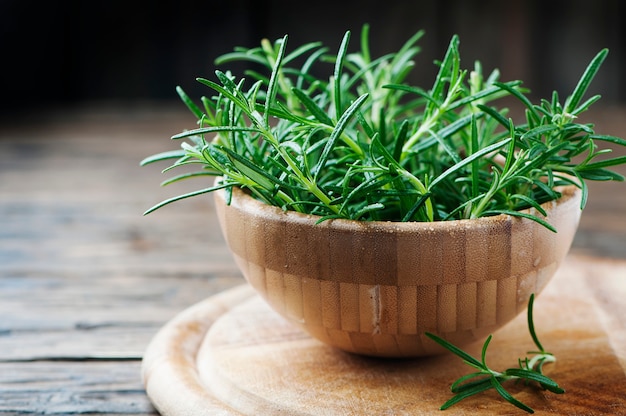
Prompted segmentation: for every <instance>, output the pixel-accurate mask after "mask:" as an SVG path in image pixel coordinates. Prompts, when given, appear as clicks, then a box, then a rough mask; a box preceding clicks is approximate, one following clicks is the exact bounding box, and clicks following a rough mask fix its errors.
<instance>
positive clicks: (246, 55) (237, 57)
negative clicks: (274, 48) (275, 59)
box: [215, 49, 271, 67]
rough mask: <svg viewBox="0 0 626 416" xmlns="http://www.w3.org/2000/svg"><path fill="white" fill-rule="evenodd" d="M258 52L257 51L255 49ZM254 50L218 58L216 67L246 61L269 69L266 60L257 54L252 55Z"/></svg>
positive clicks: (231, 53)
mask: <svg viewBox="0 0 626 416" xmlns="http://www.w3.org/2000/svg"><path fill="white" fill-rule="evenodd" d="M256 50H258V49H256ZM254 51H255V50H254V49H253V50H250V51H246V52H230V53H226V54H223V55H221V56H219V57H218V58H217V59H215V64H216V65H223V64H225V63H229V62H233V61H248V62H255V63H257V64H260V65H263V66H265V67H271V65H270V64H269V62H268V61H267V59H266V58H265V57H264V56H262V55H260V54H257V53H252V52H254Z"/></svg>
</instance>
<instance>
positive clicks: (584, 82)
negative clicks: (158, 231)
mask: <svg viewBox="0 0 626 416" xmlns="http://www.w3.org/2000/svg"><path fill="white" fill-rule="evenodd" d="M422 35H423V32H418V33H416V34H415V35H414V36H413V37H411V38H410V39H409V40H408V41H407V42H406V43H405V44H404V45H403V46H402V47H401V48H400V49H399V50H398V51H397V52H395V53H389V54H386V55H383V56H380V57H377V58H374V57H372V54H371V51H370V48H369V27H368V26H367V25H365V26H364V27H363V29H362V32H361V36H360V48H359V49H358V50H357V51H354V52H349V51H348V50H349V45H350V37H351V33H350V32H347V33H346V34H345V36H344V38H343V40H342V42H341V45H340V47H339V49H338V52H337V53H335V54H332V53H329V52H328V51H329V49H328V48H327V47H325V46H323V45H322V44H320V43H319V42H316V43H308V44H305V45H303V46H300V47H298V48H295V49H294V50H293V51H291V52H289V53H288V52H287V36H285V37H284V38H282V39H279V40H277V41H276V42H275V43H273V44H272V43H271V42H269V41H268V40H263V41H262V42H261V46H260V47H256V48H250V49H248V48H236V49H235V50H234V51H233V52H232V53H229V54H226V55H224V56H222V57H220V58H219V59H218V60H217V64H218V65H225V64H228V63H229V62H231V61H236V60H239V61H247V62H248V63H250V64H251V65H253V66H254V67H255V68H257V70H249V71H247V72H246V76H247V77H248V78H249V79H250V80H251V81H248V80H247V79H245V78H238V77H236V76H235V75H234V74H232V73H230V72H229V71H216V78H217V79H216V80H209V79H205V78H198V81H199V82H200V83H202V84H204V85H205V86H207V87H208V88H209V90H210V91H211V95H209V96H207V97H202V98H201V104H200V105H197V104H196V103H195V102H194V101H193V100H192V99H191V98H190V97H189V96H188V95H187V94H185V92H184V91H183V90H182V89H181V88H177V91H178V94H179V95H180V97H181V99H182V101H183V102H184V103H185V104H186V105H187V107H188V108H189V109H190V110H191V112H192V113H193V114H194V116H195V117H196V118H197V120H198V121H197V127H196V128H194V129H191V130H189V131H184V132H182V133H180V134H177V135H175V136H173V139H186V140H185V141H183V143H182V145H181V149H179V150H174V151H169V152H165V153H160V154H157V155H153V156H150V157H148V158H146V159H144V160H143V161H142V162H141V164H142V165H145V164H149V163H154V162H158V161H164V160H170V161H171V160H174V162H173V164H172V165H171V166H170V167H169V168H167V169H165V171H169V170H171V169H175V168H179V167H183V166H191V167H194V166H197V167H199V169H198V170H197V171H194V172H191V173H189V172H185V173H183V174H180V175H177V176H174V177H173V178H171V179H169V180H167V181H165V182H164V183H163V184H170V183H173V182H177V181H179V180H182V179H188V178H192V177H199V176H200V177H206V175H209V176H218V177H220V178H221V179H220V180H219V181H218V182H217V183H216V184H215V185H213V181H211V184H210V185H209V186H207V187H204V188H202V189H199V190H197V191H194V192H191V193H187V194H183V195H179V196H176V197H173V198H170V199H168V200H165V201H163V202H161V203H159V204H157V205H155V206H154V207H152V208H151V209H149V210H148V211H147V212H151V211H153V210H155V209H157V208H160V207H162V206H164V205H166V204H169V203H171V202H173V201H178V200H181V199H184V198H188V197H192V196H196V195H201V194H205V193H208V192H212V191H214V190H216V189H221V188H226V189H231V187H233V186H237V187H242V188H247V190H248V191H249V192H250V193H251V194H252V195H253V196H254V197H256V198H258V199H260V200H261V201H264V202H265V203H267V204H270V205H275V206H278V207H282V208H283V209H287V210H296V211H300V212H305V213H309V214H315V215H319V216H320V217H321V220H325V219H329V218H347V219H353V220H364V221H374V220H387V221H440V220H454V219H471V218H478V217H483V216H489V215H497V214H503V213H504V214H510V215H514V216H525V217H528V218H531V219H533V220H535V221H538V222H540V223H542V224H544V225H545V226H546V227H548V228H551V226H550V225H549V224H548V223H547V222H545V221H543V220H542V219H541V215H531V214H528V213H524V212H521V210H524V209H526V208H530V207H534V208H536V211H537V212H538V213H539V214H545V213H544V211H543V210H542V208H541V206H540V204H541V203H543V202H546V201H549V200H554V199H557V198H559V197H560V193H559V192H558V186H560V185H569V184H574V185H576V186H578V187H581V188H582V190H583V199H582V205H583V206H584V204H585V201H586V198H587V187H586V184H585V180H620V181H621V180H623V179H624V178H623V177H622V176H621V175H619V174H617V173H615V172H612V171H611V170H609V169H607V168H609V167H612V166H615V165H618V164H623V163H626V157H624V156H622V157H616V158H612V159H607V158H602V160H598V157H599V156H600V155H604V154H605V153H607V152H609V151H610V150H609V149H603V150H600V149H598V146H597V143H598V142H607V143H610V144H614V145H618V146H626V141H625V140H623V139H621V138H618V137H614V136H607V135H599V134H596V133H595V132H594V130H593V125H592V124H579V123H577V122H576V120H577V117H578V116H579V115H580V114H581V113H583V112H584V111H585V110H587V109H588V108H589V106H590V105H591V104H593V103H594V102H596V101H597V100H598V99H599V98H600V97H599V96H597V95H596V96H593V97H591V98H589V99H587V100H583V97H584V95H585V93H586V91H587V88H588V87H589V84H590V83H591V81H592V79H593V78H594V76H595V75H596V73H597V71H598V69H599V67H600V65H601V64H602V62H603V61H604V59H605V57H606V55H607V50H602V51H601V52H600V53H598V54H597V56H596V57H595V58H594V59H593V60H592V61H591V63H590V64H589V66H588V67H587V69H586V71H585V72H584V73H583V76H582V77H581V79H580V81H579V83H578V84H577V86H576V87H575V88H574V90H573V92H572V94H571V95H569V96H568V97H567V99H566V100H565V102H564V103H561V101H560V100H559V96H558V94H557V93H556V92H555V93H554V94H553V95H552V97H551V99H549V100H541V101H540V103H539V104H533V103H532V102H531V101H530V100H529V98H528V97H527V96H526V95H525V94H526V91H525V90H524V89H523V88H522V85H521V84H522V83H521V81H510V82H500V81H499V72H498V71H497V70H494V71H493V72H491V73H489V74H484V73H483V70H482V67H481V65H480V63H478V62H477V63H476V64H475V65H474V68H473V70H471V71H468V70H466V69H462V67H461V58H460V53H459V38H458V37H457V36H454V37H452V39H451V41H450V44H449V46H448V48H447V51H446V53H445V55H444V57H443V59H442V60H441V61H440V62H439V63H438V67H439V70H438V74H437V76H436V78H435V81H434V83H433V84H432V86H431V87H430V88H428V89H426V88H421V87H418V86H413V85H409V84H408V83H406V81H405V80H406V77H407V75H408V74H409V72H410V71H411V69H412V68H413V67H414V66H415V65H416V62H415V57H416V56H417V54H418V52H419V51H420V48H419V47H418V46H417V43H418V41H419V39H420V38H421V37H422ZM324 65H329V67H328V70H326V72H325V73H326V74H329V75H328V76H327V77H319V76H317V75H316V74H317V73H319V72H322V73H323V72H324V71H325V70H324ZM503 97H513V98H514V99H516V100H518V101H519V102H520V103H521V105H523V106H524V108H525V120H524V121H523V122H518V123H516V122H514V121H513V119H512V118H509V116H508V110H507V109H506V108H499V107H498V106H496V105H495V102H496V101H497V100H499V99H501V98H503ZM147 212H146V213H147ZM551 229H552V228H551Z"/></svg>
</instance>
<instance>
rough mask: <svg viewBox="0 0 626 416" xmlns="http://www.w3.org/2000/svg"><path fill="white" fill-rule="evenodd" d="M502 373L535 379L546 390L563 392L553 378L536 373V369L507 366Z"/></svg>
mask: <svg viewBox="0 0 626 416" xmlns="http://www.w3.org/2000/svg"><path fill="white" fill-rule="evenodd" d="M504 374H505V375H507V376H513V377H517V378H521V379H524V380H529V381H536V382H537V383H539V384H541V386H543V387H544V388H545V389H546V390H549V391H551V392H552V393H556V394H563V393H565V390H563V389H562V388H561V387H560V386H559V385H558V384H557V383H556V382H555V381H554V380H552V379H551V378H550V377H548V376H545V375H543V374H540V373H538V372H537V371H533V370H526V369H523V368H509V369H507V370H506V371H505V372H504Z"/></svg>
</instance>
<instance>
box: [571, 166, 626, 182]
mask: <svg viewBox="0 0 626 416" xmlns="http://www.w3.org/2000/svg"><path fill="white" fill-rule="evenodd" d="M577 170H578V173H579V175H580V177H581V178H583V179H586V180H591V181H619V182H622V181H624V176H623V175H620V174H619V173H617V172H612V171H610V170H606V169H593V168H589V167H585V168H578V169H577Z"/></svg>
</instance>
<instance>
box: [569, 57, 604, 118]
mask: <svg viewBox="0 0 626 416" xmlns="http://www.w3.org/2000/svg"><path fill="white" fill-rule="evenodd" d="M608 53H609V50H608V49H602V50H601V51H600V52H599V53H598V54H597V55H596V56H595V57H594V58H593V59H592V60H591V62H590V63H589V65H588V66H587V69H585V72H584V73H583V75H582V77H581V78H580V80H579V81H578V84H577V85H576V88H574V92H572V95H570V96H569V97H567V99H566V100H565V112H566V113H568V114H573V113H574V111H575V108H576V107H577V106H578V103H579V102H580V100H581V99H582V98H583V95H585V92H586V91H587V88H588V87H589V84H591V81H592V80H593V78H594V77H595V76H596V73H597V72H598V70H599V69H600V66H601V65H602V63H603V62H604V60H605V59H606V56H607V55H608Z"/></svg>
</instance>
